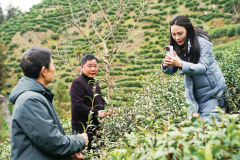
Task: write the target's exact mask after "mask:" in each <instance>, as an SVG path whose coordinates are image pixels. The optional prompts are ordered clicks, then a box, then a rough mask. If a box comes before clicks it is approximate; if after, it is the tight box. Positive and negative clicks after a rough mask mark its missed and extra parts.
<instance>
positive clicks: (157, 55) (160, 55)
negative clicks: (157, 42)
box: [155, 53, 166, 58]
mask: <svg viewBox="0 0 240 160" xmlns="http://www.w3.org/2000/svg"><path fill="white" fill-rule="evenodd" d="M165 56H166V54H163V53H159V54H155V58H165Z"/></svg>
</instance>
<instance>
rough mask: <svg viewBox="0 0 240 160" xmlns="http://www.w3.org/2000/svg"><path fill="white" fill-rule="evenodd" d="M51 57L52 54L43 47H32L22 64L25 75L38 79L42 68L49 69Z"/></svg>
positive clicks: (23, 57) (22, 59) (23, 56)
mask: <svg viewBox="0 0 240 160" xmlns="http://www.w3.org/2000/svg"><path fill="white" fill-rule="evenodd" d="M51 57H52V53H51V52H50V51H49V50H47V49H46V48H43V47H32V48H30V49H28V50H26V51H25V52H24V53H23V55H22V58H21V62H20V66H21V68H22V70H23V73H24V75H25V76H27V77H30V78H35V79H37V78H38V77H39V72H40V71H41V69H42V67H46V68H47V69H48V68H49V64H50V62H51Z"/></svg>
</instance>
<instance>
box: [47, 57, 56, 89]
mask: <svg viewBox="0 0 240 160" xmlns="http://www.w3.org/2000/svg"><path fill="white" fill-rule="evenodd" d="M45 72H46V74H45V81H46V83H47V84H49V83H51V82H52V81H53V78H54V73H55V67H54V64H53V59H52V58H51V61H50V64H49V67H48V69H47V68H46V70H45Z"/></svg>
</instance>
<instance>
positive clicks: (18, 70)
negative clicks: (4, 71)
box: [14, 67, 22, 73]
mask: <svg viewBox="0 0 240 160" xmlns="http://www.w3.org/2000/svg"><path fill="white" fill-rule="evenodd" d="M20 72H22V68H21V67H18V68H16V69H15V70H14V73H20Z"/></svg>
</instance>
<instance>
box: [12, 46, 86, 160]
mask: <svg viewBox="0 0 240 160" xmlns="http://www.w3.org/2000/svg"><path fill="white" fill-rule="evenodd" d="M20 66H21V68H22V70H23V73H24V75H25V77H23V78H21V79H20V80H19V82H18V84H17V85H16V86H15V87H14V89H13V90H12V92H11V94H10V96H9V99H10V101H11V102H12V103H13V104H14V110H13V115H12V128H11V159H12V160H23V159H24V160H33V159H34V160H43V159H48V160H57V159H58V160H60V159H61V160H69V159H70V157H71V159H82V158H83V156H82V155H81V153H80V150H82V149H83V148H84V147H85V146H86V145H87V144H88V137H87V134H81V135H70V136H67V135H65V133H64V130H63V127H62V125H61V122H60V120H59V118H58V116H57V113H56V111H55V109H54V107H53V105H52V101H53V97H54V95H53V93H52V92H51V91H50V90H49V89H48V88H47V85H48V84H49V83H51V82H52V81H53V77H54V73H55V68H54V64H53V59H52V53H51V52H50V51H49V50H47V49H45V48H43V47H33V48H30V49H28V50H27V51H25V52H24V53H23V55H22V58H21V62H20Z"/></svg>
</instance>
